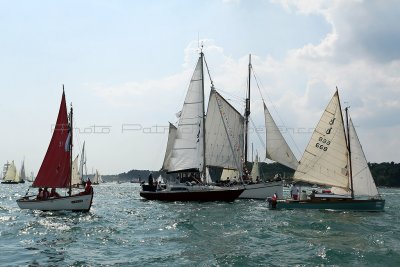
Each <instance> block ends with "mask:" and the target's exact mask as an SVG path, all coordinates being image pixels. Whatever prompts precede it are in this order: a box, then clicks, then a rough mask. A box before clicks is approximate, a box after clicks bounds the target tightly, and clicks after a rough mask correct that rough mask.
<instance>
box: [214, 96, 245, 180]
mask: <svg viewBox="0 0 400 267" xmlns="http://www.w3.org/2000/svg"><path fill="white" fill-rule="evenodd" d="M215 98H216V101H217V106H218V110H219V114H220V115H221V119H222V123H223V125H224V128H225V132H226V135H227V137H228V142H229V146H230V148H231V152H232V155H233V157H234V159H235V164H236V167H237V168H238V171H239V176H240V180H241V181H242V183H243V184H244V181H243V179H242V171H241V169H242V168H240V164H239V162H238V161H237V158H236V157H235V156H236V153H235V149H234V147H233V145H232V140H231V139H230V136H232V137H233V134H232V132H231V131H229V129H230V126H229V121H228V119H227V118H226V117H224V114H225V113H224V112H223V111H222V109H223V106H222V100H221V99H219V98H218V95H217V94H216V95H215ZM236 142H237V141H236ZM237 145H238V144H235V147H236V146H237Z"/></svg>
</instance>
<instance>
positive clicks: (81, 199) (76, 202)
mask: <svg viewBox="0 0 400 267" xmlns="http://www.w3.org/2000/svg"><path fill="white" fill-rule="evenodd" d="M92 199H93V194H91V195H74V196H67V197H60V198H49V199H46V200H35V199H26V198H21V199H18V200H17V204H18V206H19V207H20V208H21V209H29V210H43V211H50V210H51V211H57V210H70V211H89V210H90V207H91V206H92Z"/></svg>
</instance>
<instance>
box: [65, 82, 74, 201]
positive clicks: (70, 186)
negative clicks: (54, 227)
mask: <svg viewBox="0 0 400 267" xmlns="http://www.w3.org/2000/svg"><path fill="white" fill-rule="evenodd" d="M63 92H64V85H63ZM69 116H70V122H69V125H70V128H69V133H70V136H71V137H70V140H69V153H70V157H69V158H70V168H71V173H70V176H69V191H68V194H69V195H70V196H71V194H72V129H73V123H72V119H73V110H72V104H71V111H70V113H69Z"/></svg>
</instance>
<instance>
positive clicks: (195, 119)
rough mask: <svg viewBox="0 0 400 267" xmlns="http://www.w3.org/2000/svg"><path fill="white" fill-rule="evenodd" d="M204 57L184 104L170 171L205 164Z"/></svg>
mask: <svg viewBox="0 0 400 267" xmlns="http://www.w3.org/2000/svg"><path fill="white" fill-rule="evenodd" d="M202 61H203V57H202V56H201V57H200V58H199V60H198V62H197V65H196V69H195V70H194V73H193V76H192V79H191V81H190V85H189V88H188V91H187V94H186V98H185V102H184V104H183V108H182V112H181V116H180V119H179V123H178V128H177V131H176V138H175V142H174V144H173V148H172V154H171V158H170V164H169V165H170V166H169V168H168V171H169V172H176V171H185V170H199V171H201V170H202V169H203V166H204V162H203V161H204V160H203V158H204V157H203V153H204V151H203V150H204V149H203V142H204V137H203V136H204V133H203V126H202V124H203V116H204V92H203V62H202Z"/></svg>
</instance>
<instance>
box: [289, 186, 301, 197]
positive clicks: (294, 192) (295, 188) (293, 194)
mask: <svg viewBox="0 0 400 267" xmlns="http://www.w3.org/2000/svg"><path fill="white" fill-rule="evenodd" d="M299 193H300V189H299V187H298V186H297V185H296V184H293V185H292V188H291V189H290V196H291V197H292V199H294V200H298V198H299Z"/></svg>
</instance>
